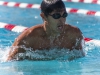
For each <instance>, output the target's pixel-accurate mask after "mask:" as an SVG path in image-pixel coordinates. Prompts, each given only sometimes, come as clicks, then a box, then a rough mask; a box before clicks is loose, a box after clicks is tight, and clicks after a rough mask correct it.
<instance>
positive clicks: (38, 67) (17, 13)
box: [0, 0, 100, 75]
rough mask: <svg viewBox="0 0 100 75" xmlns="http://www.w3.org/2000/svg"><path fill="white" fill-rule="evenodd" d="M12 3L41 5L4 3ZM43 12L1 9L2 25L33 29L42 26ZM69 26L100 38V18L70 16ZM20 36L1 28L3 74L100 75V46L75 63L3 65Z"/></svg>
mask: <svg viewBox="0 0 100 75" xmlns="http://www.w3.org/2000/svg"><path fill="white" fill-rule="evenodd" d="M3 1H9V2H12V1H13V2H25V3H33V4H34V3H37V4H40V3H41V1H37V0H34V1H32V0H28V1H27V0H23V1H20V0H3ZM65 5H66V7H71V8H78V9H88V10H95V11H99V10H100V5H97V4H84V3H72V2H68V3H67V2H65ZM39 14H40V10H39V9H26V8H23V9H22V8H17V7H7V6H0V22H4V23H10V24H15V25H22V26H26V27H31V26H33V25H36V24H40V23H42V19H41V17H40V16H39ZM66 23H69V24H71V25H74V26H77V27H79V28H80V29H81V31H82V33H83V35H84V36H85V37H89V38H93V39H98V40H99V39H100V34H99V32H100V17H99V16H89V15H83V14H72V13H69V15H68V17H67V20H66ZM19 34H20V33H15V32H11V31H8V30H6V29H3V28H1V29H0V75H99V74H100V46H96V45H89V46H86V48H85V49H86V53H87V55H86V56H85V57H84V58H79V59H76V60H73V61H65V60H64V61H63V60H50V61H29V60H24V61H13V62H3V60H2V59H1V58H3V56H4V55H5V54H6V53H7V51H8V50H9V47H10V46H11V45H12V43H13V42H14V39H15V38H16V37H17V36H18V35H19Z"/></svg>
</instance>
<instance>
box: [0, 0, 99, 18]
mask: <svg viewBox="0 0 100 75" xmlns="http://www.w3.org/2000/svg"><path fill="white" fill-rule="evenodd" d="M73 1H74V0H73ZM87 1H88V0H87ZM0 5H2V6H8V7H19V8H32V9H40V4H28V3H17V2H5V1H0ZM66 11H67V12H68V13H78V14H85V15H93V16H100V11H93V10H85V9H76V8H66Z"/></svg>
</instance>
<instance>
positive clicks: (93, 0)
mask: <svg viewBox="0 0 100 75" xmlns="http://www.w3.org/2000/svg"><path fill="white" fill-rule="evenodd" d="M63 1H64V2H75V3H79V2H81V3H93V4H100V0H63Z"/></svg>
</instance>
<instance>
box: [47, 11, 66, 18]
mask: <svg viewBox="0 0 100 75" xmlns="http://www.w3.org/2000/svg"><path fill="white" fill-rule="evenodd" d="M49 15H50V14H49ZM50 16H52V17H53V18H54V19H59V18H61V17H63V18H65V17H67V16H68V13H67V12H64V13H63V15H61V14H60V13H54V14H52V15H50Z"/></svg>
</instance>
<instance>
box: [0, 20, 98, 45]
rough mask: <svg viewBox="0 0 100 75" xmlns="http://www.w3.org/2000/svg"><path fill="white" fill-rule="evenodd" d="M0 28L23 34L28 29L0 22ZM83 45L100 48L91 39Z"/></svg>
mask: <svg viewBox="0 0 100 75" xmlns="http://www.w3.org/2000/svg"><path fill="white" fill-rule="evenodd" d="M0 28H5V29H7V30H10V31H13V32H17V33H19V32H23V31H25V30H26V29H28V27H24V26H18V25H14V24H7V23H2V22H0ZM84 40H85V43H86V44H94V45H96V46H100V40H95V39H91V38H84Z"/></svg>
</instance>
